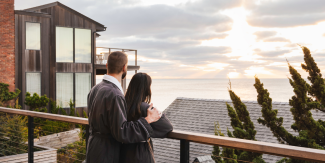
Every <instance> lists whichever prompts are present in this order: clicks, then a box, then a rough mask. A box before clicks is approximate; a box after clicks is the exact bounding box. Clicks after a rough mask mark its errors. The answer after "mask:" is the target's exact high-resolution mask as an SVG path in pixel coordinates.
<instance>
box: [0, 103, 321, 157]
mask: <svg viewBox="0 0 325 163" xmlns="http://www.w3.org/2000/svg"><path fill="white" fill-rule="evenodd" d="M0 112H4V113H10V114H18V115H24V116H30V117H37V118H44V119H49V120H56V121H63V122H69V123H76V124H82V125H88V119H87V118H79V117H71V116H64V115H57V114H49V113H42V112H34V111H28V110H19V109H10V108H4V107H0ZM168 138H171V139H177V140H181V149H180V152H181V153H180V157H181V162H188V160H189V142H196V143H202V144H209V145H217V146H221V147H228V148H233V149H240V150H245V151H251V152H257V153H264V154H271V155H277V156H283V157H289V158H295V159H301V160H307V161H313V162H325V150H318V149H312V148H304V147H297V146H290V145H285V144H276V143H267V142H260V141H252V140H245V139H237V138H230V137H223V136H215V135H208V134H201V133H193V132H186V131H177V130H174V131H172V132H170V133H169V134H168Z"/></svg>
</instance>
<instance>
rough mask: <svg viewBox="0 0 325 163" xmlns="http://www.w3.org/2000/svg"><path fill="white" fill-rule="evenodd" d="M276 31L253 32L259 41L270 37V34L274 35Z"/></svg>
mask: <svg viewBox="0 0 325 163" xmlns="http://www.w3.org/2000/svg"><path fill="white" fill-rule="evenodd" d="M277 33H278V32H276V31H257V32H255V33H254V35H255V36H256V40H257V41H260V40H263V39H265V38H268V37H271V36H275V35H276V34H277Z"/></svg>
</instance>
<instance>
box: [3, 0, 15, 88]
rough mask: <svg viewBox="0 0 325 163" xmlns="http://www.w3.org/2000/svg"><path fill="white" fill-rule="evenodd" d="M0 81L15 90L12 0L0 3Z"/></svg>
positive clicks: (4, 0)
mask: <svg viewBox="0 0 325 163" xmlns="http://www.w3.org/2000/svg"><path fill="white" fill-rule="evenodd" d="M0 38H1V39H0V81H1V82H3V83H6V84H9V90H10V91H14V90H15V13H14V0H2V1H1V3H0Z"/></svg>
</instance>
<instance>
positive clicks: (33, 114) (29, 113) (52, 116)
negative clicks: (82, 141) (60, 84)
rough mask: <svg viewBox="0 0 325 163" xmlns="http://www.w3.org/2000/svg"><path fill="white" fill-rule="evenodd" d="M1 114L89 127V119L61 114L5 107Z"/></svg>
mask: <svg viewBox="0 0 325 163" xmlns="http://www.w3.org/2000/svg"><path fill="white" fill-rule="evenodd" d="M0 112H5V113H9V114H18V115H24V116H31V117H37V118H44V119H50V120H55V121H63V122H69V123H77V124H83V125H88V119H87V118H80V117H72V116H65V115H59V114H49V113H43V112H36V111H29V110H20V109H10V108H4V107H0Z"/></svg>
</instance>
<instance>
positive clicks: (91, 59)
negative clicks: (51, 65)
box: [55, 25, 94, 64]
mask: <svg viewBox="0 0 325 163" xmlns="http://www.w3.org/2000/svg"><path fill="white" fill-rule="evenodd" d="M56 27H64V28H72V29H73V45H72V46H73V62H56V53H57V52H56ZM75 29H87V30H90V63H85V62H76V59H75V58H76V47H75V44H76V43H75V42H76V41H75V33H76V32H75ZM93 33H94V32H93V31H92V29H91V28H81V27H66V26H61V25H56V26H55V62H56V63H79V64H93V62H94V59H93V44H94V43H93V41H94V40H93Z"/></svg>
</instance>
